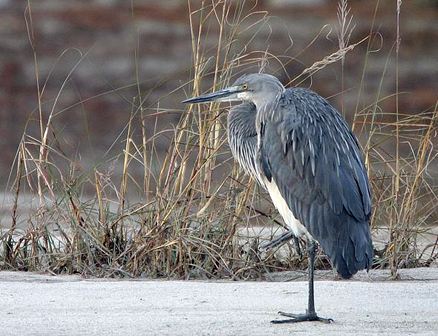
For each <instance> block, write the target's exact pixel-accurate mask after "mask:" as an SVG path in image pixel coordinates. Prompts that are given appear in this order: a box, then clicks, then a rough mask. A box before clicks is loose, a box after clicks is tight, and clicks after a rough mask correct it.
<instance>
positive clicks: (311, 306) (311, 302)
mask: <svg viewBox="0 0 438 336" xmlns="http://www.w3.org/2000/svg"><path fill="white" fill-rule="evenodd" d="M308 253H309V299H308V308H307V311H306V313H305V314H290V313H285V312H281V311H280V312H278V313H279V314H280V315H281V316H285V317H290V319H286V320H273V321H271V323H276V324H280V323H297V322H304V321H319V322H324V323H332V322H333V320H332V319H331V318H322V317H319V316H318V315H316V311H315V296H314V286H313V274H314V266H315V254H316V242H315V241H314V240H310V241H309V242H308Z"/></svg>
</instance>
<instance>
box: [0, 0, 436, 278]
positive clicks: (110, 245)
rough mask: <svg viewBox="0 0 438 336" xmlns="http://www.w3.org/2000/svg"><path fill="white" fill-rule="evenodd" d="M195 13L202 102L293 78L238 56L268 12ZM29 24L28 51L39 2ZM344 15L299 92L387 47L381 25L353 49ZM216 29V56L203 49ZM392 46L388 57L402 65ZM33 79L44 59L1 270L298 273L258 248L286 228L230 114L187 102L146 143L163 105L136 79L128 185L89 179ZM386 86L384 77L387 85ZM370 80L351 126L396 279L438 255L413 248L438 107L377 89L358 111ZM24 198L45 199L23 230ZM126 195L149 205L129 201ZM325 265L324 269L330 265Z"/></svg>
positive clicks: (427, 203)
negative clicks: (230, 141)
mask: <svg viewBox="0 0 438 336" xmlns="http://www.w3.org/2000/svg"><path fill="white" fill-rule="evenodd" d="M195 3H196V2H193V3H192V2H191V1H189V2H188V4H189V20H190V27H191V35H192V40H191V43H192V52H193V68H192V69H191V75H190V78H192V80H191V81H190V82H188V83H185V84H184V85H182V86H181V87H180V90H186V91H187V95H188V96H191V95H197V94H200V93H201V90H202V89H205V83H206V78H207V79H208V80H209V81H211V87H210V88H209V90H210V89H211V90H213V89H218V88H220V87H223V86H226V85H227V84H228V83H229V81H230V80H231V77H232V75H235V74H238V73H240V72H242V71H245V69H248V68H252V69H254V68H264V67H265V66H266V65H267V63H269V62H271V63H275V62H277V63H278V64H280V68H283V69H284V64H285V62H289V61H291V60H287V61H280V59H279V58H278V57H276V56H274V55H271V54H270V53H269V50H268V49H267V50H262V51H258V52H254V51H250V50H249V49H248V48H247V45H246V44H245V43H244V42H242V41H240V44H243V47H242V48H238V51H237V52H236V48H234V44H235V42H236V41H238V40H239V38H240V34H241V33H242V29H245V30H248V29H249V27H248V24H247V22H252V23H251V24H250V27H251V28H254V27H257V26H258V25H263V24H267V22H268V21H269V17H268V13H265V12H259V11H255V10H254V7H251V6H248V5H245V4H242V5H235V6H234V5H232V4H230V2H228V1H214V2H212V3H208V4H205V5H204V6H203V7H198V3H196V4H195ZM243 3H244V2H243ZM400 5H401V3H400V4H399V6H400ZM375 10H376V11H378V2H377V4H376V9H375ZM397 17H398V16H397ZM26 19H27V23H28V32H29V40H30V43H31V45H33V44H34V43H35V41H34V37H33V33H32V13H31V6H30V4H29V6H28V7H27V11H26ZM338 19H339V25H340V28H339V29H338V40H339V50H337V51H335V52H334V53H333V54H331V55H329V56H327V57H326V58H324V59H323V60H321V61H320V62H316V63H315V64H313V65H312V66H311V67H308V68H306V69H305V70H304V71H303V72H302V73H301V74H299V75H298V76H296V77H295V78H294V77H293V76H289V78H293V79H292V80H291V81H290V83H289V84H290V85H298V84H300V83H302V82H303V81H304V80H305V79H306V78H309V77H311V76H312V75H313V74H315V73H316V72H317V71H323V69H324V68H326V67H327V66H329V65H330V64H332V63H335V62H339V63H341V64H342V69H343V60H344V58H345V57H348V52H349V51H351V50H352V49H353V48H354V47H356V46H358V45H365V44H367V45H368V47H367V52H366V54H365V55H364V67H363V74H365V73H366V72H367V59H368V58H370V57H372V50H371V48H372V47H371V45H372V42H373V39H378V38H379V36H378V34H376V31H375V29H376V28H375V27H374V24H373V26H372V27H370V32H369V35H368V36H364V37H363V38H362V39H361V40H359V41H355V42H353V43H350V42H349V39H350V37H351V30H352V29H354V19H352V17H351V16H350V11H349V9H348V4H347V2H346V1H341V2H340V5H339V11H338ZM213 28H214V29H217V30H218V31H219V35H218V36H219V40H218V42H217V48H216V49H215V50H211V49H207V46H206V39H207V38H206V36H208V32H209V30H210V29H213ZM254 31H255V34H257V29H254ZM397 41H399V40H397ZM397 41H396V45H395V46H394V48H393V49H392V50H391V54H389V55H388V59H392V58H397V53H398V50H399V45H398V43H399V42H397ZM188 43H189V41H188ZM74 70H75V68H73V69H72V70H71V73H72V72H73V71H74ZM342 71H344V70H342ZM71 73H70V74H71ZM38 74H39V71H38V58H37V56H36V53H35V76H36V79H37V90H38V102H37V103H38V104H37V105H38V111H37V116H32V118H30V119H29V123H34V122H37V123H38V127H39V135H38V137H35V136H31V135H30V133H29V132H28V131H27V129H26V130H25V131H24V134H23V137H22V141H21V143H20V145H19V148H18V150H17V156H16V161H15V166H14V170H13V173H14V178H13V181H12V183H11V188H10V190H11V191H12V192H13V194H14V200H13V206H12V208H11V209H10V213H11V217H12V225H11V226H10V227H9V228H7V229H3V231H2V232H1V236H0V247H1V251H0V268H2V269H16V270H37V271H47V272H52V273H81V274H84V275H89V276H128V277H135V276H147V277H175V278H185V279H188V278H205V277H207V278H223V277H227V278H233V279H243V278H248V277H251V278H257V277H260V276H261V274H263V273H264V272H266V271H274V270H286V269H290V268H293V267H295V268H296V267H302V265H301V260H300V258H299V257H297V255H296V254H294V253H292V252H291V246H289V245H287V248H286V250H284V249H283V252H282V253H281V254H279V253H276V251H272V252H269V253H262V254H261V253H259V252H258V243H259V241H260V240H261V239H267V238H269V237H270V236H271V235H272V231H273V229H272V227H276V226H277V224H281V223H278V222H276V219H275V216H276V215H275V212H274V211H270V207H267V206H266V204H267V202H268V201H267V199H266V196H265V195H264V194H263V193H260V190H258V188H257V186H255V185H254V182H253V181H251V180H249V179H248V178H247V177H245V176H244V175H243V174H242V172H241V170H240V169H239V168H238V166H237V165H236V164H235V163H233V161H232V159H231V158H230V155H229V151H228V148H227V144H226V117H225V113H223V112H224V110H223V109H220V108H219V106H217V105H216V104H210V105H209V106H188V107H187V110H186V111H184V113H183V114H182V117H181V119H180V121H179V123H178V125H176V126H175V127H174V128H170V129H168V130H166V131H162V132H155V133H154V134H147V131H146V127H145V125H146V123H155V124H157V123H158V122H159V118H160V114H161V113H166V111H165V110H162V109H160V107H159V106H156V107H155V108H156V111H155V112H154V113H152V112H151V110H150V109H148V108H146V107H145V106H144V95H145V93H143V92H141V89H140V83H138V95H137V96H136V97H133V99H132V110H131V112H130V113H131V118H130V120H129V122H128V124H127V126H126V128H125V131H124V134H123V138H124V144H125V147H124V150H123V152H122V153H119V155H118V156H117V157H116V158H115V161H114V162H115V164H117V165H119V166H120V167H122V174H121V176H122V177H121V179H120V180H119V179H116V178H114V176H112V175H111V173H109V172H107V171H104V170H101V169H100V168H99V167H96V168H95V169H94V171H81V170H80V169H77V167H76V162H75V160H76V159H73V158H68V157H66V156H65V155H64V153H63V150H62V141H59V139H60V138H62V134H60V133H59V132H57V130H56V128H54V127H53V126H52V122H53V120H54V119H55V118H56V117H57V115H58V113H60V112H59V111H58V110H57V99H55V101H54V102H53V103H52V105H51V107H50V111H49V114H48V117H47V114H46V112H47V111H43V109H45V108H46V106H47V105H46V104H43V101H44V85H42V84H41V80H40V79H39V76H38ZM384 77H385V73H383V74H382V81H383V78H384ZM68 80H69V77H67V78H66V79H65V82H64V83H67V82H68ZM362 81H363V78H362V80H361V81H360V84H359V87H358V96H357V101H358V103H357V108H356V112H355V115H354V118H353V129H354V131H355V132H356V133H357V134H361V135H364V137H361V138H365V139H366V141H364V142H363V143H362V145H363V148H364V152H365V159H366V164H367V167H368V171H369V175H370V177H371V184H372V188H373V197H374V210H373V220H372V228H373V230H374V231H375V232H378V231H379V230H382V228H386V229H387V230H389V234H388V237H387V239H385V240H384V241H383V242H382V243H383V244H381V245H382V246H383V247H382V249H379V250H378V251H377V254H376V259H375V265H374V267H376V268H378V267H385V268H386V267H390V268H391V270H392V274H393V276H394V277H395V276H396V275H397V269H398V268H399V267H414V266H419V265H429V264H430V263H432V262H433V261H434V260H436V259H437V257H438V246H437V243H438V241H437V242H435V244H429V245H427V246H426V248H424V249H423V250H421V249H420V248H419V245H418V238H419V237H420V236H421V235H422V234H424V233H425V232H427V231H428V230H429V228H430V227H431V226H434V225H436V224H437V220H438V219H437V215H436V203H437V201H438V196H437V190H438V188H437V187H438V183H437V177H436V176H435V177H433V176H430V175H429V167H433V166H435V167H436V165H437V154H438V152H437V149H436V148H435V147H434V142H436V136H437V134H436V133H437V127H438V111H437V106H435V107H434V108H432V109H431V110H430V111H424V112H421V113H418V112H417V111H406V112H401V111H399V107H398V100H397V99H398V98H397V97H398V96H399V94H401V93H400V92H398V91H397V90H398V89H397V88H396V91H395V92H394V94H393V95H391V96H381V92H380V90H379V91H378V92H376V93H375V100H374V102H371V103H370V102H368V103H367V104H363V102H361V99H360V98H361V92H362V90H363V85H362ZM343 85H344V84H343V83H342V91H343V90H344V87H343ZM61 94H62V87H61V88H60V90H59V95H61ZM388 99H395V100H396V109H395V111H384V110H382V108H381V103H382V102H383V101H385V100H388ZM35 119H36V120H35ZM134 126H135V127H134ZM169 134H171V136H170V138H171V141H170V144H169V146H168V149H167V151H166V153H165V155H164V157H163V158H161V157H160V156H159V154H158V153H157V148H156V145H155V144H156V141H157V139H159V138H160V137H163V136H165V137H169ZM394 149H395V150H394ZM138 166H140V167H142V171H143V176H142V177H141V178H140V179H139V178H138V177H137V175H136V174H135V173H134V170H135V169H136V167H138ZM28 194H31V195H33V196H34V198H37V199H38V206H37V208H36V209H35V211H34V212H32V213H31V214H30V215H29V217H28V218H26V219H24V220H23V219H21V220H22V221H24V222H26V223H25V225H24V228H23V225H19V223H18V221H19V220H20V219H19V218H20V216H19V214H20V209H21V204H22V198H23V197H24V195H28ZM130 195H137V197H136V199H137V200H140V201H136V202H133V201H132V200H130ZM249 227H257V228H261V229H260V231H258V233H257V232H256V234H255V235H254V236H253V237H251V238H248V235H247V234H245V233H244V232H243V231H244V230H242V229H246V230H247V229H248V228H249ZM260 233H262V234H261V235H260ZM262 236H263V237H262ZM437 239H438V238H437ZM319 266H320V267H327V266H329V264H328V262H327V260H326V259H324V257H323V256H321V258H320V260H319Z"/></svg>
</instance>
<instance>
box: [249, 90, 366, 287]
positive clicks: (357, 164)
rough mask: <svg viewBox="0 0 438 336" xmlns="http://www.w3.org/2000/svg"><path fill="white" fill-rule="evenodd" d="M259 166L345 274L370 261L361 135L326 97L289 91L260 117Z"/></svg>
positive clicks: (348, 274) (364, 266)
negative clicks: (349, 125)
mask: <svg viewBox="0 0 438 336" xmlns="http://www.w3.org/2000/svg"><path fill="white" fill-rule="evenodd" d="M260 122H261V126H260V133H261V134H260V137H261V141H260V149H259V160H258V163H259V165H260V169H261V171H262V172H263V175H264V176H265V177H266V178H267V179H268V180H269V181H271V180H274V182H275V183H276V185H277V186H278V189H279V190H280V193H281V195H282V196H283V198H284V200H285V201H286V203H287V204H288V206H289V208H290V210H291V211H292V213H293V214H294V216H295V217H296V218H297V219H298V220H299V221H300V222H301V223H302V224H303V225H304V226H305V227H306V229H307V230H308V231H309V233H310V234H311V235H312V237H313V238H314V239H315V240H317V241H318V242H319V243H320V245H321V246H322V247H323V249H324V251H325V253H326V254H327V255H328V256H329V258H330V259H331V261H332V263H333V265H334V266H335V268H336V269H337V271H338V272H339V274H340V275H341V276H342V277H344V278H349V277H351V276H352V275H353V274H354V273H356V272H357V271H358V270H361V269H368V268H369V267H370V265H371V261H372V256H373V248H372V242H371V234H370V229H369V219H370V214H371V199H370V190H369V185H368V177H367V173H366V170H365V167H364V164H363V161H362V159H361V154H360V148H359V145H358V142H357V140H356V138H355V137H354V135H353V133H352V132H351V131H350V128H349V127H348V125H347V124H346V122H345V120H344V119H343V118H342V117H341V116H340V115H339V113H338V112H337V111H336V110H335V109H334V108H333V107H332V106H331V105H330V104H329V103H328V102H327V101H326V100H325V99H323V98H322V97H320V96H319V95H317V94H316V93H314V92H312V91H309V90H306V89H298V88H297V89H288V90H286V91H285V92H284V94H283V95H282V97H281V99H280V100H279V102H278V105H277V108H276V110H275V111H274V112H273V113H266V115H265V116H263V115H262V116H260Z"/></svg>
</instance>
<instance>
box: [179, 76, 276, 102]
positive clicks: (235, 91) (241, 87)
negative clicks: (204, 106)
mask: <svg viewBox="0 0 438 336" xmlns="http://www.w3.org/2000/svg"><path fill="white" fill-rule="evenodd" d="M283 91H284V86H283V84H281V82H280V81H279V80H278V79H277V78H276V77H274V76H272V75H268V74H259V73H256V74H248V75H243V76H241V77H239V78H238V79H237V80H236V81H235V82H234V84H233V85H232V86H230V87H227V88H225V89H222V90H219V91H216V92H212V93H207V94H205V95H202V96H199V97H194V98H190V99H187V100H184V101H183V103H189V104H196V103H205V102H212V101H214V102H232V101H250V102H253V103H254V104H255V105H256V106H258V107H260V106H261V105H262V104H265V103H268V102H270V101H272V100H273V99H275V98H276V97H277V96H278V94H279V93H282V92H283Z"/></svg>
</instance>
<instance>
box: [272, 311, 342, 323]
mask: <svg viewBox="0 0 438 336" xmlns="http://www.w3.org/2000/svg"><path fill="white" fill-rule="evenodd" d="M278 313H279V314H280V315H281V316H285V317H290V318H288V319H286V320H273V321H271V323H274V324H281V323H298V322H305V321H317V322H323V323H333V322H334V320H333V319H331V318H323V317H319V316H318V315H316V313H309V312H306V313H305V314H290V313H285V312H281V311H280V312H278Z"/></svg>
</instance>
